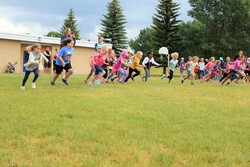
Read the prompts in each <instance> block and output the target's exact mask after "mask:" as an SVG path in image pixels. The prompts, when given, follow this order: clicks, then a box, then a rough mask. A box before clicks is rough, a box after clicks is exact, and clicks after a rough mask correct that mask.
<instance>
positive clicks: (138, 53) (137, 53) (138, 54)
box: [135, 51, 143, 56]
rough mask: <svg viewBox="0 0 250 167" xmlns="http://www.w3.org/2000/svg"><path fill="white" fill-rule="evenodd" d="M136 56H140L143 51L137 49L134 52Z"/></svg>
mask: <svg viewBox="0 0 250 167" xmlns="http://www.w3.org/2000/svg"><path fill="white" fill-rule="evenodd" d="M135 55H136V56H140V55H141V56H142V55H143V52H142V51H138V52H136V54H135Z"/></svg>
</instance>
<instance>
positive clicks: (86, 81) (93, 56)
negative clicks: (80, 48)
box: [84, 45, 102, 84]
mask: <svg viewBox="0 0 250 167" xmlns="http://www.w3.org/2000/svg"><path fill="white" fill-rule="evenodd" d="M101 52H102V45H98V46H97V51H96V52H94V54H93V55H92V56H90V59H89V65H90V71H89V75H88V76H87V78H86V79H85V80H84V83H85V84H87V83H88V80H89V78H90V77H91V76H92V75H93V74H94V72H95V64H94V62H95V58H96V57H97V56H98V55H99V54H100V53H101Z"/></svg>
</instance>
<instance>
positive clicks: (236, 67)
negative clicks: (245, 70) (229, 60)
mask: <svg viewBox="0 0 250 167" xmlns="http://www.w3.org/2000/svg"><path fill="white" fill-rule="evenodd" d="M241 67H242V65H240V60H235V61H234V65H233V67H232V69H233V70H235V71H237V70H239V69H240V68H241Z"/></svg>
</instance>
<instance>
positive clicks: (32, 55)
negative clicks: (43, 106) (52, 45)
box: [21, 43, 49, 90]
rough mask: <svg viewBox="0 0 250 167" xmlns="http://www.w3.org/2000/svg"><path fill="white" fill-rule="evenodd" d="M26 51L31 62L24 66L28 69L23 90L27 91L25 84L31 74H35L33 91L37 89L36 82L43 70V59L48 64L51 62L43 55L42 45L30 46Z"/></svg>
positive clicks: (32, 85)
mask: <svg viewBox="0 0 250 167" xmlns="http://www.w3.org/2000/svg"><path fill="white" fill-rule="evenodd" d="M26 50H27V51H28V53H29V60H28V62H27V63H26V64H24V66H25V67H26V71H25V75H24V78H23V83H22V86H21V90H25V83H26V82H27V80H28V78H29V75H30V73H32V72H33V73H34V75H35V76H34V78H33V81H32V84H31V87H32V88H33V89H35V88H36V80H37V78H38V77H39V70H42V69H41V68H42V64H41V62H42V59H44V60H45V61H46V62H49V60H48V59H47V58H46V57H45V56H44V55H43V54H42V53H41V45H40V44H38V43H37V44H34V45H30V46H28V47H27V48H26Z"/></svg>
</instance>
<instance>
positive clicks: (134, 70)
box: [124, 67, 141, 82]
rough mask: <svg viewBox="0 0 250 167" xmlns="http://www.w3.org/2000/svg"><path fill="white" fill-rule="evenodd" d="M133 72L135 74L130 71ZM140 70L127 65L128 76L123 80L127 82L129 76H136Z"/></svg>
mask: <svg viewBox="0 0 250 167" xmlns="http://www.w3.org/2000/svg"><path fill="white" fill-rule="evenodd" d="M133 72H135V74H134V75H133V76H132V73H133ZM140 73H141V72H140V71H139V70H138V69H136V68H135V69H133V68H130V67H129V72H128V76H127V78H126V79H125V81H124V82H127V81H128V80H129V78H131V77H132V79H133V78H134V77H136V76H138V75H140Z"/></svg>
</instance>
